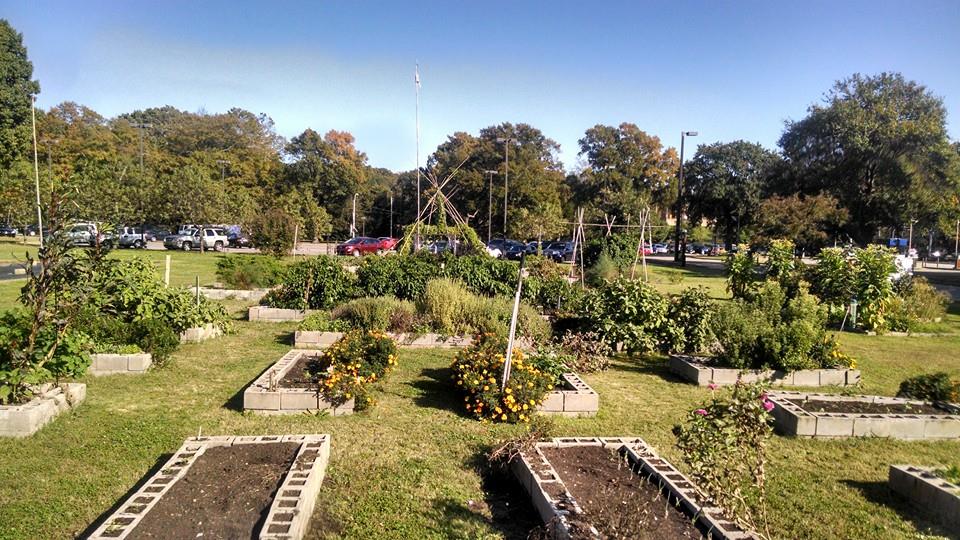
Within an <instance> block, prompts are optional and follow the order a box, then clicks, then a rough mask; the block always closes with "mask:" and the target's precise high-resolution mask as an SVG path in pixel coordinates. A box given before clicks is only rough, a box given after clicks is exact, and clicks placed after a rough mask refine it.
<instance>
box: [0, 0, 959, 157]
mask: <svg viewBox="0 0 960 540" xmlns="http://www.w3.org/2000/svg"><path fill="white" fill-rule="evenodd" d="M0 17H3V18H6V19H8V20H9V21H10V22H11V23H12V24H13V25H14V27H15V28H17V30H19V31H20V32H22V33H23V34H24V41H25V43H26V45H27V47H28V53H29V55H30V58H31V60H32V61H33V63H34V68H35V71H34V73H35V77H36V78H37V79H39V81H40V84H41V89H42V92H41V95H40V97H39V100H38V101H39V104H40V105H41V106H42V107H49V106H51V105H55V104H57V103H59V102H61V101H65V100H72V101H76V102H79V103H82V104H85V105H87V106H90V107H92V108H93V109H95V110H97V111H98V112H100V113H101V114H103V115H105V116H114V115H116V114H118V113H122V112H128V111H132V110H135V109H140V108H146V107H151V106H162V105H166V104H169V105H174V106H176V107H178V108H181V109H185V110H189V111H197V110H200V109H204V110H206V111H208V112H220V111H225V110H227V109H229V108H230V107H242V108H245V109H248V110H251V111H253V112H256V113H259V112H264V113H267V114H268V115H270V116H271V117H272V118H273V119H274V121H275V122H276V126H277V130H278V132H279V133H280V134H281V135H283V136H285V137H292V136H294V135H296V134H298V133H300V132H301V131H303V130H304V129H305V128H307V127H311V128H313V129H315V130H317V131H321V132H322V131H326V130H328V129H339V130H347V131H350V132H351V133H353V134H354V136H355V137H356V138H357V146H358V147H359V148H360V150H362V151H364V152H366V153H367V155H368V157H369V161H370V163H371V164H372V165H374V166H382V167H388V168H391V169H394V170H408V169H412V168H413V166H414V162H415V135H414V87H413V69H414V63H415V62H417V61H419V62H420V66H421V68H420V69H421V78H422V81H423V86H422V90H421V100H422V105H421V125H422V136H421V148H422V150H421V156H422V158H421V160H423V159H425V157H426V155H427V154H429V153H430V152H431V151H432V150H433V149H434V148H436V146H437V145H438V144H440V143H442V142H443V141H444V140H445V138H446V136H447V135H449V134H451V133H453V132H454V131H467V132H470V133H477V132H478V131H479V129H480V128H482V127H485V126H488V125H492V124H496V123H500V122H504V121H510V122H526V123H529V124H532V125H534V126H536V127H538V128H540V129H541V130H543V132H544V133H545V134H546V135H547V136H548V137H551V138H552V139H554V140H556V141H557V142H558V143H560V145H561V151H562V153H561V158H562V159H563V162H564V163H565V164H566V165H567V167H569V168H572V167H575V166H576V163H577V150H578V148H577V140H578V139H579V138H580V137H581V136H582V135H583V132H584V130H586V129H587V128H589V127H591V126H593V125H595V124H597V123H603V124H619V123H620V122H624V121H626V122H633V123H635V124H637V125H638V126H640V128H641V129H643V130H645V131H647V132H648V133H651V134H654V135H657V136H659V137H660V138H661V139H662V140H663V142H664V143H665V144H667V145H671V146H678V145H679V140H678V139H679V133H680V131H681V130H698V131H699V132H700V137H698V138H697V139H695V141H696V142H697V143H709V142H715V141H730V140H736V139H745V140H748V141H755V142H759V143H761V144H763V145H765V146H768V147H771V148H772V147H775V145H776V141H777V139H778V138H779V136H780V133H781V132H782V129H783V122H784V121H785V120H787V119H799V118H802V117H803V115H804V113H805V110H806V108H807V107H808V106H809V105H810V104H811V103H813V102H816V101H818V100H819V99H820V98H821V96H822V95H823V93H824V92H825V91H826V90H827V89H828V88H829V87H830V86H831V84H832V83H833V81H835V80H836V79H839V78H843V77H846V76H848V75H850V74H852V73H855V72H860V73H865V74H874V73H879V72H881V71H900V72H902V73H903V74H904V75H905V76H907V77H908V78H911V79H914V80H917V81H920V82H921V83H923V84H925V85H927V87H928V88H930V89H931V90H932V91H933V92H934V93H935V94H937V95H939V96H941V97H943V99H944V102H945V104H946V107H947V111H948V115H949V116H948V121H950V125H951V137H952V138H953V139H956V138H957V137H958V130H960V127H957V126H960V124H958V122H960V120H958V119H957V118H956V115H957V114H960V69H958V68H960V60H958V59H960V2H957V1H955V0H953V1H936V0H920V1H915V2H892V1H882V0H879V1H878V0H873V1H853V0H839V1H838V0H834V1H817V2H786V1H778V0H767V1H741V2H726V1H705V2H680V1H677V2H583V1H580V2H566V1H557V0H555V1H551V2H546V1H545V2H523V1H518V2H499V1H483V2H479V1H478V2H458V1H441V2H395V3H386V2H384V3H380V2H363V1H338V2H282V1H278V2H242V1H235V2H214V1H204V2H193V1H190V2H179V1H162V2H120V1H117V2H97V1H90V2H50V1H11V0H6V1H5V2H4V3H3V4H0ZM688 156H689V154H688Z"/></svg>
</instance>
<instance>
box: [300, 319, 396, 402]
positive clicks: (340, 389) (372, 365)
mask: <svg viewBox="0 0 960 540" xmlns="http://www.w3.org/2000/svg"><path fill="white" fill-rule="evenodd" d="M396 363H397V345H396V343H394V342H393V340H392V339H390V337H389V336H387V335H385V334H383V333H382V332H376V331H372V330H371V331H365V330H353V331H351V332H348V333H347V334H345V335H344V336H343V337H342V338H340V339H339V340H337V342H336V343H334V344H333V345H331V346H330V347H329V348H327V349H326V350H324V351H323V355H322V356H321V362H320V365H322V366H328V369H327V370H326V371H321V372H319V373H318V375H319V386H320V393H321V394H322V395H323V397H324V399H326V400H327V401H329V402H331V403H333V405H334V406H340V405H343V404H344V403H346V402H347V401H349V400H350V399H354V408H355V409H356V410H363V409H366V408H368V407H370V406H371V405H373V399H372V398H371V397H370V393H369V388H368V386H369V385H370V384H372V383H374V382H376V381H378V380H380V379H382V378H383V377H384V375H386V373H387V371H388V370H389V369H390V368H391V367H393V366H394V365H395V364H396Z"/></svg>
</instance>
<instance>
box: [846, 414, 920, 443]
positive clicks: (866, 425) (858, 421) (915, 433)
mask: <svg viewBox="0 0 960 540" xmlns="http://www.w3.org/2000/svg"><path fill="white" fill-rule="evenodd" d="M853 424H854V430H853V434H854V435H855V436H857V437H889V438H893V439H922V438H923V432H924V424H925V421H924V420H923V419H922V418H892V417H890V416H886V415H877V416H873V417H869V418H854V419H853Z"/></svg>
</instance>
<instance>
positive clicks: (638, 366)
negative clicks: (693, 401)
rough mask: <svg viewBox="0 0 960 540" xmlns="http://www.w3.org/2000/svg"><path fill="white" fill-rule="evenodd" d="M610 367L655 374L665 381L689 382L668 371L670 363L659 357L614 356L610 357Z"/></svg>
mask: <svg viewBox="0 0 960 540" xmlns="http://www.w3.org/2000/svg"><path fill="white" fill-rule="evenodd" d="M610 369H612V370H619V371H628V372H631V373H641V374H645V375H656V376H657V377H660V378H661V379H663V380H665V381H667V382H672V383H679V384H689V383H688V382H687V381H686V380H684V379H682V378H680V377H679V376H677V375H676V374H674V373H673V372H672V371H670V364H669V363H668V362H667V361H666V360H664V359H663V358H659V357H645V356H616V357H613V358H611V359H610Z"/></svg>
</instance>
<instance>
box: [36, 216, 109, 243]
mask: <svg viewBox="0 0 960 540" xmlns="http://www.w3.org/2000/svg"><path fill="white" fill-rule="evenodd" d="M53 234H56V235H58V236H59V235H63V236H65V237H66V242H67V246H69V247H79V246H83V247H93V246H96V245H98V244H99V245H100V246H103V247H105V248H107V249H110V248H112V247H113V243H114V241H115V240H116V238H115V237H114V236H113V234H111V233H109V232H101V231H100V229H99V228H98V227H97V224H96V223H93V222H90V221H84V222H79V223H74V224H73V225H71V226H69V227H67V228H66V229H63V230H62V231H57V232H55V233H53ZM47 236H48V237H49V236H50V235H47Z"/></svg>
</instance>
